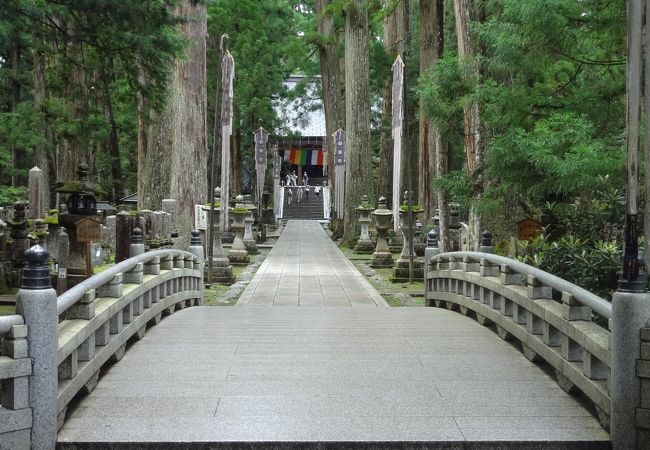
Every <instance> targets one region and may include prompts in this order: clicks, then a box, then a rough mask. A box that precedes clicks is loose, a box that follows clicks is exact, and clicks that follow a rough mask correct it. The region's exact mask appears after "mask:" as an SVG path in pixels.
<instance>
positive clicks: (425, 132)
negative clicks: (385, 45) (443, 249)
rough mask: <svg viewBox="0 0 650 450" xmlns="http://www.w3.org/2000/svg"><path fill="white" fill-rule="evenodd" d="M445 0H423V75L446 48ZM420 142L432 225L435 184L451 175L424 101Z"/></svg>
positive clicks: (424, 202)
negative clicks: (441, 178) (434, 181)
mask: <svg viewBox="0 0 650 450" xmlns="http://www.w3.org/2000/svg"><path fill="white" fill-rule="evenodd" d="M443 5H444V2H443V0H420V17H419V21H420V42H419V44H420V75H422V74H424V73H425V72H427V71H430V70H433V69H435V67H436V63H437V61H438V59H440V58H441V57H442V54H443V48H444V14H443V12H444V9H443V8H444V6H443ZM419 109H420V114H419V139H418V161H419V166H418V170H419V177H418V203H419V204H420V206H421V207H422V208H423V209H424V217H425V220H426V221H427V222H429V221H430V220H431V218H432V216H433V215H434V214H435V210H436V207H438V208H440V207H439V206H438V203H439V202H441V201H442V199H440V198H439V197H440V194H441V193H440V192H439V191H437V190H436V191H434V189H433V188H432V185H431V183H432V181H433V179H434V178H439V177H441V176H443V175H444V174H446V173H447V162H446V158H443V155H444V156H445V157H446V149H445V148H444V147H445V141H444V139H443V136H442V134H441V132H440V129H439V128H438V126H437V125H436V123H435V121H434V120H432V119H431V118H429V117H427V114H426V105H425V102H424V101H423V100H422V99H420V105H419Z"/></svg>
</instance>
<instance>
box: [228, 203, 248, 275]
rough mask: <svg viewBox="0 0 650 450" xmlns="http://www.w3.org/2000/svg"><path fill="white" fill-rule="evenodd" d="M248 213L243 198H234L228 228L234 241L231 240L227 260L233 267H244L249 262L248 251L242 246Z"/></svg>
mask: <svg viewBox="0 0 650 450" xmlns="http://www.w3.org/2000/svg"><path fill="white" fill-rule="evenodd" d="M248 214H249V211H248V209H247V208H246V206H245V205H244V197H242V196H241V195H238V196H237V197H236V198H235V207H234V208H231V209H230V217H231V218H232V224H231V225H230V228H232V230H233V231H234V232H235V239H234V240H233V243H232V247H231V249H230V254H229V255H228V259H230V263H231V264H233V265H236V266H237V265H240V266H245V265H247V264H248V263H249V262H250V257H249V256H248V250H246V246H245V245H244V229H245V228H246V223H245V219H246V216H248Z"/></svg>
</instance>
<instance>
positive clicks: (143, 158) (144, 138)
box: [136, 71, 149, 209]
mask: <svg viewBox="0 0 650 450" xmlns="http://www.w3.org/2000/svg"><path fill="white" fill-rule="evenodd" d="M139 77H140V82H141V83H142V84H143V85H144V84H145V77H144V74H143V73H142V71H140V75H139ZM148 103H149V102H148V100H147V98H146V97H145V96H144V95H142V94H138V117H137V125H138V163H137V164H138V169H137V170H138V185H137V191H136V192H137V193H138V209H145V206H144V205H145V201H144V199H145V192H146V191H147V189H148V185H147V183H146V167H147V150H148V149H149V133H148V123H147V114H148V112H149V104H148Z"/></svg>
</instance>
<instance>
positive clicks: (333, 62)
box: [315, 0, 345, 238]
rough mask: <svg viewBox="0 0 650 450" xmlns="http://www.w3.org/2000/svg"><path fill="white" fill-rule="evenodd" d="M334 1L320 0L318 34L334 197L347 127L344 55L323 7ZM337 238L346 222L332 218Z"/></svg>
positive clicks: (318, 0)
mask: <svg viewBox="0 0 650 450" xmlns="http://www.w3.org/2000/svg"><path fill="white" fill-rule="evenodd" d="M330 3H331V0H316V4H315V6H316V13H317V14H318V18H317V27H318V33H319V34H320V38H319V42H318V54H319V57H320V71H321V82H322V90H323V108H324V110H325V130H326V131H325V141H326V143H327V144H326V146H327V167H328V171H327V173H328V174H329V175H328V177H329V185H330V187H331V195H332V198H334V195H335V190H336V189H337V186H336V185H335V183H334V176H333V174H334V138H333V135H334V132H335V131H336V130H338V129H339V128H340V129H343V128H344V127H345V101H344V93H345V85H344V84H343V82H344V75H343V72H342V70H341V69H342V64H343V61H342V58H340V57H339V55H338V53H337V51H336V44H337V42H339V40H340V37H339V33H337V32H336V31H335V29H334V19H333V18H332V15H331V14H323V9H324V8H325V7H326V6H327V5H329V4H330ZM331 223H332V228H333V237H334V238H338V237H341V236H342V235H343V221H342V220H338V219H335V218H334V217H332V219H331Z"/></svg>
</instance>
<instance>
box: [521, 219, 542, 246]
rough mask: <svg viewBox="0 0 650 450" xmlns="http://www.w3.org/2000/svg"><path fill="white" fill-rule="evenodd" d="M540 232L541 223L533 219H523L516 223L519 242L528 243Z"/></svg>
mask: <svg viewBox="0 0 650 450" xmlns="http://www.w3.org/2000/svg"><path fill="white" fill-rule="evenodd" d="M541 232H542V223H541V222H539V221H538V220H535V219H530V218H528V219H524V220H522V221H519V222H517V239H519V240H520V241H530V240H531V239H534V238H536V237H537V236H539V235H540V234H541Z"/></svg>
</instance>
